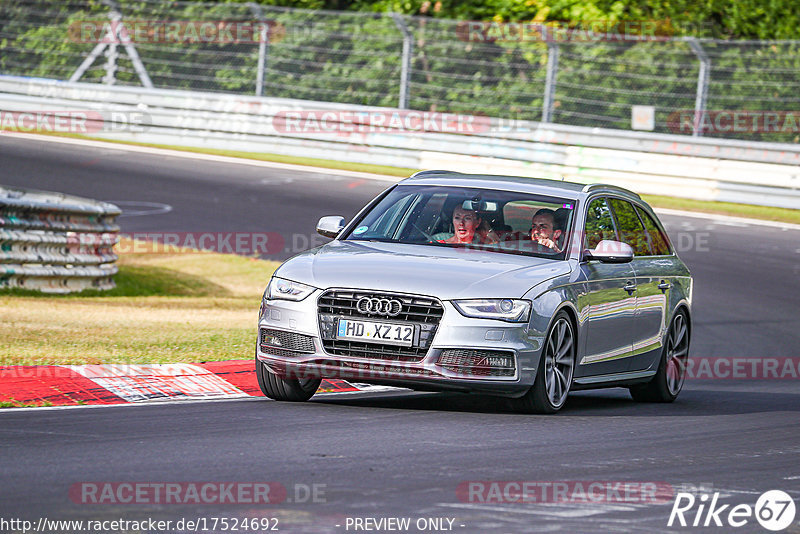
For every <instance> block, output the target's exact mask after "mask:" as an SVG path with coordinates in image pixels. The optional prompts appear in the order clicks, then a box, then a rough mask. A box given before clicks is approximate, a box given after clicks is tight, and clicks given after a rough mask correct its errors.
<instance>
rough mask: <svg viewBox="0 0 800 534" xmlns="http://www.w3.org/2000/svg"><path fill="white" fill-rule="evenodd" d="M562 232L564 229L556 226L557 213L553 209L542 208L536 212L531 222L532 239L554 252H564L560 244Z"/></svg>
mask: <svg viewBox="0 0 800 534" xmlns="http://www.w3.org/2000/svg"><path fill="white" fill-rule="evenodd" d="M561 234H562V231H561V230H560V229H558V228H556V213H555V212H554V211H553V210H551V209H547V208H542V209H540V210H539V211H537V212H536V213H535V214H534V216H533V221H532V222H531V241H533V242H534V243H538V244H539V245H541V246H543V247H546V248H549V249H550V250H552V251H553V252H562V251H561V248H559V246H558V238H559V237H561Z"/></svg>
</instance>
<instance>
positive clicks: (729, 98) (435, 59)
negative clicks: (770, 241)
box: [0, 0, 800, 143]
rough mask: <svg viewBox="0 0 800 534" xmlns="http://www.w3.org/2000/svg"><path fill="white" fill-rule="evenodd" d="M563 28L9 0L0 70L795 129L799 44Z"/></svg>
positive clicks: (534, 114) (452, 107) (0, 26)
mask: <svg viewBox="0 0 800 534" xmlns="http://www.w3.org/2000/svg"><path fill="white" fill-rule="evenodd" d="M109 21H113V22H115V24H108V22H109ZM119 21H122V23H123V24H122V25H120V24H116V22H119ZM203 22H207V23H209V24H210V25H206V26H203V25H202V23H203ZM237 22H238V23H241V24H240V26H232V24H233V23H237ZM93 23H94V24H95V26H94V27H95V29H96V31H92V24H93ZM103 23H106V26H105V27H104V26H103ZM258 23H262V24H261V25H259V24H258ZM170 24H172V26H171V28H172V30H173V33H172V34H170V33H169V32H168V30H169V28H170V26H169V25H170ZM121 28H125V30H121ZM214 28H216V29H214ZM232 28H233V30H232ZM209 29H210V31H209ZM528 29H529V30H530V28H528ZM557 29H558V28H554V27H553V26H542V25H539V26H538V27H534V30H536V31H533V32H531V31H527V32H526V31H524V30H521V29H520V28H516V30H515V27H514V26H508V25H498V26H492V25H486V24H481V23H475V22H469V21H454V20H445V19H439V18H433V17H409V16H401V15H397V14H391V13H363V12H330V11H311V10H301V9H289V8H281V7H276V6H261V5H258V4H255V3H252V2H251V3H200V2H181V1H169V2H168V1H166V0H158V1H156V0H116V1H115V0H102V1H98V0H63V1H59V2H53V1H52V0H4V1H3V2H2V3H0V46H2V54H0V73H2V74H11V75H24V76H35V77H43V78H51V79H59V80H72V81H88V82H98V83H105V84H112V85H113V84H116V85H143V86H145V87H155V88H164V89H189V90H196V91H204V92H209V91H210V92H227V93H236V94H247V95H256V96H271V97H283V98H298V99H305V100H314V101H327V102H339V103H348V104H359V105H369V106H387V107H400V108H408V109H414V110H425V111H452V112H457V113H466V114H471V115H488V116H492V117H508V118H514V119H523V120H529V121H540V122H545V123H548V122H552V123H557V124H566V125H574V126H590V127H602V128H614V129H631V128H632V117H633V116H634V115H635V114H642V117H643V120H641V126H640V127H641V128H643V129H648V130H651V131H654V132H657V133H674V134H686V135H695V136H699V135H704V136H713V137H727V138H738V139H748V140H762V141H773V142H792V143H795V142H798V140H800V115H798V114H797V113H798V112H797V110H798V107H799V106H800V97H798V89H800V41H721V40H713V39H690V38H677V37H671V36H670V31H664V30H663V28H662V29H660V30H658V31H656V32H655V33H648V32H644V31H642V32H639V33H637V32H629V33H614V32H610V33H597V32H589V33H581V34H578V33H570V32H569V31H566V32H565V31H561V32H559V31H556V30H557ZM239 30H241V31H242V32H244V33H246V34H247V35H240V33H237V32H239ZM615 31H616V30H615ZM204 32H205V33H204ZM515 32H516V33H515ZM195 34H197V35H195ZM109 37H110V38H109ZM642 106H643V107H642ZM650 114H652V116H651V115H650ZM687 118H688V120H687ZM697 119H699V120H697ZM650 120H652V124H649V125H648V124H647V123H648V122H650Z"/></svg>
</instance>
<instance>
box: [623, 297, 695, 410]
mask: <svg viewBox="0 0 800 534" xmlns="http://www.w3.org/2000/svg"><path fill="white" fill-rule="evenodd" d="M688 359H689V320H688V318H687V316H686V312H684V311H683V310H679V311H678V312H677V313H676V314H675V317H673V318H672V323H671V324H670V327H669V333H668V334H667V342H666V344H665V345H664V352H663V353H662V355H661V361H660V362H659V364H658V372H657V373H656V375H655V376H654V377H653V379H652V380H651V381H650V382H648V383H646V384H642V385H639V386H632V387H630V388H629V390H630V392H631V397H633V400H635V401H638V402H672V401H674V400H675V399H676V398H678V394H679V393H680V392H681V389H682V388H683V383H684V382H685V381H686V364H687V361H688Z"/></svg>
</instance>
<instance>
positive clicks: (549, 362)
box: [513, 311, 577, 414]
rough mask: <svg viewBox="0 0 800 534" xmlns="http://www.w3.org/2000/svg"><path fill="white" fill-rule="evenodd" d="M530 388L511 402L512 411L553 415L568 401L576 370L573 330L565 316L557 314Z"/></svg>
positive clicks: (562, 313)
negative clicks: (514, 409)
mask: <svg viewBox="0 0 800 534" xmlns="http://www.w3.org/2000/svg"><path fill="white" fill-rule="evenodd" d="M545 340H546V341H545V346H544V349H542V358H541V363H540V365H539V370H538V371H537V373H536V379H535V380H534V382H533V387H531V389H530V390H528V392H527V393H526V394H525V396H523V397H521V398H519V399H514V400H513V404H514V407H515V408H516V409H517V410H519V411H523V412H526V413H541V414H552V413H556V412H557V411H559V410H560V409H561V408H562V407H563V406H564V404H565V403H566V401H567V395H568V394H569V390H570V387H571V386H572V376H573V374H574V370H575V348H576V346H577V344H576V338H575V329H574V328H573V326H572V321H571V320H570V318H569V316H568V315H567V314H566V312H563V311H561V312H559V313H558V314H556V317H555V319H554V320H553V325H552V326H551V327H550V330H549V331H548V333H547V337H546V338H545Z"/></svg>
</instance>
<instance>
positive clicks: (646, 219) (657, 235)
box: [636, 206, 672, 256]
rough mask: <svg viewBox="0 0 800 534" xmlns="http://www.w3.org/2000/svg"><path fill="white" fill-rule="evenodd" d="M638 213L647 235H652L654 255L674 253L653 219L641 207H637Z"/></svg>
mask: <svg viewBox="0 0 800 534" xmlns="http://www.w3.org/2000/svg"><path fill="white" fill-rule="evenodd" d="M636 213H638V214H639V217H641V219H642V222H643V223H644V227H645V228H646V229H647V233H648V234H650V245H651V246H652V248H653V254H655V255H656V256H668V255H670V254H671V253H672V252H671V251H670V249H669V240H667V236H665V235H664V233H663V232H662V231H661V229H660V228H659V227H658V225H657V224H656V222H655V221H654V220H653V218H652V217H650V215H648V214H647V212H646V211H644V210H643V209H642V208H640V207H639V206H636Z"/></svg>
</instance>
